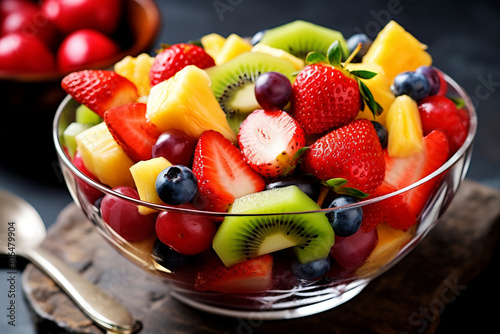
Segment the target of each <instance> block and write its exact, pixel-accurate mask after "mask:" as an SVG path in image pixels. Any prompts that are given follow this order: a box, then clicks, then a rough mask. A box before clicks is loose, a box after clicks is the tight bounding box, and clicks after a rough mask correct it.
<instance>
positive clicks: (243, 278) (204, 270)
mask: <svg viewBox="0 0 500 334" xmlns="http://www.w3.org/2000/svg"><path fill="white" fill-rule="evenodd" d="M210 255H212V254H210ZM272 269H273V257H272V255H270V254H265V255H262V256H259V257H256V258H253V259H250V260H247V261H244V262H240V263H238V264H235V265H233V266H231V267H226V266H225V265H224V264H223V263H222V261H221V260H220V259H219V257H218V256H208V258H206V261H205V262H204V265H203V267H201V268H200V269H199V270H198V273H197V275H196V279H195V283H194V288H195V289H196V290H199V291H216V292H225V293H249V292H259V291H265V290H267V289H269V288H270V287H271V284H272V277H271V274H272Z"/></svg>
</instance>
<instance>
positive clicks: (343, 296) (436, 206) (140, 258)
mask: <svg viewBox="0 0 500 334" xmlns="http://www.w3.org/2000/svg"><path fill="white" fill-rule="evenodd" d="M444 76H445V79H446V81H447V82H448V86H449V87H448V96H453V97H456V98H461V99H463V101H464V104H465V107H464V108H465V109H466V110H467V112H468V113H469V115H470V127H469V133H468V136H467V138H466V140H465V142H464V144H463V145H462V147H460V149H459V150H458V151H457V152H456V153H455V154H454V155H453V156H452V157H451V158H449V159H448V161H447V162H446V163H445V164H444V165H442V166H441V167H440V168H439V169H438V170H436V171H435V172H433V173H432V174H430V175H428V176H427V177H425V178H423V179H421V180H420V181H418V182H416V183H414V184H412V185H410V186H408V187H406V188H404V189H400V190H398V191H396V192H393V193H389V194H387V195H384V196H380V197H376V198H371V199H368V200H364V201H361V202H360V203H357V204H355V205H353V204H351V205H349V207H354V206H360V207H365V208H366V207H367V206H371V205H377V204H379V202H381V201H388V200H390V199H391V198H393V197H394V196H397V195H400V194H404V193H406V192H410V191H412V190H414V189H415V188H416V187H419V186H422V187H425V184H428V183H430V182H433V183H435V186H434V187H433V189H434V190H433V191H432V192H430V193H429V198H428V201H427V202H426V204H425V206H424V208H423V210H422V212H421V213H420V215H419V216H418V221H417V223H416V224H415V225H413V227H411V228H410V229H409V230H407V231H404V232H403V231H400V230H398V231H397V233H393V232H394V231H396V230H392V232H391V231H390V233H385V234H384V235H385V239H386V240H387V238H389V240H391V241H393V242H390V243H388V244H389V245H390V246H389V247H385V248H384V250H382V251H377V252H376V250H377V248H375V250H374V251H372V252H371V255H370V256H369V257H368V259H367V260H366V261H365V262H364V263H363V264H362V265H361V266H359V267H357V268H354V269H344V268H342V267H341V266H339V265H338V264H337V263H336V262H335V261H334V260H332V262H331V267H330V270H329V272H328V274H327V275H326V276H323V277H321V278H320V279H317V280H311V281H305V280H299V279H297V278H296V276H295V275H294V274H292V270H291V263H290V262H291V260H290V259H291V258H293V255H292V254H290V253H289V252H288V250H283V251H279V252H276V253H273V258H274V262H273V267H272V275H271V276H270V281H269V282H271V283H270V285H269V287H268V288H267V289H266V290H264V291H257V292H245V293H241V292H233V293H231V292H224V293H223V292H211V291H200V290H199V289H195V284H194V281H195V276H196V272H197V270H198V269H199V268H202V267H203V266H204V265H206V264H204V261H206V260H207V258H210V256H214V255H213V254H211V252H212V253H213V251H212V250H210V251H208V253H207V254H206V256H207V257H204V256H198V257H193V259H190V260H189V261H186V263H185V264H184V265H183V266H181V267H179V269H176V270H174V271H172V270H170V269H169V268H167V267H168V265H164V263H162V262H161V261H159V260H158V259H157V257H156V256H153V245H154V243H155V239H156V236H154V235H153V236H151V237H150V238H148V239H146V240H143V241H140V242H128V241H126V240H124V239H123V238H122V237H121V236H120V235H118V234H117V233H116V232H115V231H113V229H112V228H110V227H109V225H108V224H106V223H105V222H104V220H103V219H102V216H101V213H100V207H99V205H100V204H99V203H100V200H96V198H98V197H100V196H102V195H104V194H107V195H110V196H115V197H118V198H121V199H124V200H126V201H129V202H131V203H133V204H136V205H142V206H146V207H149V208H151V209H155V210H158V211H164V210H166V211H176V212H179V213H181V214H182V215H190V216H193V217H194V216H196V215H199V216H204V217H211V218H213V219H214V220H219V221H220V220H222V219H223V218H224V217H226V216H230V215H236V214H228V213H216V212H209V211H199V210H188V209H182V208H176V207H173V206H166V205H158V204H152V203H147V202H143V201H140V200H137V199H133V198H130V197H127V196H124V195H122V194H120V193H118V192H115V191H112V190H111V189H109V188H108V187H106V186H103V185H101V184H99V183H97V182H94V181H93V180H91V179H90V178H88V177H87V176H85V175H84V174H83V173H82V172H80V171H79V170H78V169H77V168H76V167H75V166H74V165H73V164H72V162H71V160H70V159H69V158H68V157H67V156H66V154H65V151H64V148H63V146H62V144H61V140H60V138H61V135H62V131H63V130H64V128H65V127H66V126H67V125H68V124H69V122H71V121H73V120H74V117H75V109H76V108H77V106H78V103H77V102H76V101H75V100H73V99H72V98H71V97H70V96H67V97H66V98H65V99H64V100H63V101H62V103H61V105H60V106H59V108H58V110H57V113H56V115H55V119H54V124H53V139H54V141H55V147H56V151H57V154H58V159H59V163H60V166H61V169H62V173H63V175H64V178H65V181H66V184H67V187H68V189H69V191H70V193H71V195H72V197H73V199H74V201H75V202H76V204H77V205H78V206H79V207H80V208H81V209H82V210H83V212H84V213H85V215H86V216H87V217H88V218H89V219H90V221H92V222H93V223H94V225H95V227H96V228H97V230H98V231H99V232H100V233H101V234H102V235H103V236H104V238H105V239H106V240H107V241H108V242H109V243H110V244H111V245H112V246H113V247H114V248H115V249H116V250H118V252H119V253H120V254H122V255H123V256H125V257H127V258H128V259H129V260H130V261H132V262H133V263H135V264H136V265H138V266H139V267H141V268H142V269H144V270H145V271H147V272H149V273H151V274H152V275H156V276H158V277H159V278H160V279H162V280H163V281H164V282H165V283H166V284H165V289H169V291H170V293H171V295H172V296H173V297H175V298H176V299H178V300H180V301H181V302H183V303H185V304H187V305H190V306H192V307H194V308H197V309H200V310H203V311H206V312H209V313H214V314H218V315H224V316H232V317H239V318H247V319H287V318H297V317H302V316H307V315H312V314H315V313H318V312H322V311H325V310H328V309H331V308H333V307H336V306H338V305H340V304H342V303H344V302H346V301H347V300H349V299H351V298H353V297H354V296H356V295H357V294H358V293H360V292H361V291H362V290H363V288H364V287H365V286H367V284H368V283H369V282H370V281H372V280H373V279H375V278H376V277H377V276H379V275H381V274H383V273H384V272H386V271H387V270H389V269H390V268H391V267H393V266H394V265H395V264H396V263H397V262H398V261H400V260H401V259H403V258H404V257H405V256H406V255H407V254H408V253H409V252H410V251H411V250H412V249H413V248H415V246H416V245H417V244H418V243H419V242H420V241H421V240H422V239H423V238H424V237H425V236H426V235H427V233H429V231H430V230H431V229H432V228H433V227H434V226H435V225H436V224H437V223H438V221H439V218H440V217H441V216H442V215H443V213H444V212H445V211H446V209H447V208H448V206H449V204H450V202H451V201H452V199H453V197H454V196H455V194H456V192H457V189H458V188H459V186H460V184H461V182H462V180H463V179H464V177H465V175H466V172H467V170H468V167H469V163H470V159H471V155H472V147H473V140H474V136H475V133H476V129H477V115H476V111H475V109H474V106H473V105H472V103H471V100H470V98H469V96H468V95H467V93H466V92H465V91H464V90H463V89H462V88H461V87H460V86H459V85H458V84H457V83H456V82H455V81H453V80H452V79H451V78H450V77H448V76H446V75H444ZM96 192H97V195H96V194H95V193H96ZM346 207H347V206H344V207H338V208H334V209H321V210H317V211H310V212H290V213H288V214H290V215H298V214H305V215H314V214H318V212H320V213H321V214H324V213H327V212H329V211H332V210H341V209H343V208H344V209H345V208H346ZM280 214H283V213H280ZM382 232H383V231H382ZM382 232H381V231H380V230H379V229H378V228H377V233H378V235H379V242H380V236H381V233H382ZM391 233H392V234H391ZM153 234H154V233H153ZM388 236H389V237H388ZM215 256H216V255H215Z"/></svg>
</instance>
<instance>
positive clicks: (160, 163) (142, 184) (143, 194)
mask: <svg viewBox="0 0 500 334" xmlns="http://www.w3.org/2000/svg"><path fill="white" fill-rule="evenodd" d="M171 165H172V164H171V163H170V162H169V161H168V160H167V159H165V158H163V157H158V158H152V159H149V160H144V161H139V162H137V163H136V164H135V165H133V166H132V167H130V173H131V174H132V177H133V178H134V181H135V186H136V188H137V192H138V193H139V198H140V199H141V200H143V201H145V202H150V203H156V204H165V203H164V202H163V201H162V200H161V199H160V197H159V196H158V194H157V193H156V178H157V177H158V174H160V173H161V171H162V170H164V169H165V168H167V167H170V166H171ZM154 212H156V210H154V209H151V208H148V207H145V206H142V205H140V206H139V213H140V214H141V215H148V214H150V213H154Z"/></svg>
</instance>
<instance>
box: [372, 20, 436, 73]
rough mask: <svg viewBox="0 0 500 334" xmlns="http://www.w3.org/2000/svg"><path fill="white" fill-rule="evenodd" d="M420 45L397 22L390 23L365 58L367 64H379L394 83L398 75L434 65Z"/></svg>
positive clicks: (424, 47)
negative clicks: (423, 66)
mask: <svg viewBox="0 0 500 334" xmlns="http://www.w3.org/2000/svg"><path fill="white" fill-rule="evenodd" d="M426 48H427V46H426V45H424V44H422V43H420V42H419V41H418V40H417V39H416V38H415V37H414V36H413V35H411V34H410V33H408V32H407V31H406V30H404V28H403V27H401V26H400V25H399V24H397V23H396V22H395V21H390V22H389V23H387V25H386V26H385V27H384V28H383V29H382V30H381V31H380V32H379V33H378V35H377V37H376V38H375V40H374V41H373V43H372V45H371V47H370V49H369V50H368V52H367V53H366V55H365V56H364V57H363V60H362V62H363V63H365V64H378V65H380V66H382V68H383V69H384V72H385V74H386V76H387V78H388V79H389V81H390V82H391V83H392V81H394V78H395V77H396V75H398V74H399V73H401V72H405V71H414V70H416V69H417V68H418V67H419V66H422V65H426V66H429V65H431V64H432V58H431V55H430V54H429V53H427V52H426V51H425V50H426Z"/></svg>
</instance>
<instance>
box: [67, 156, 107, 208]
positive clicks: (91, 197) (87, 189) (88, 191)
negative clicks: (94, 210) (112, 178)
mask: <svg viewBox="0 0 500 334" xmlns="http://www.w3.org/2000/svg"><path fill="white" fill-rule="evenodd" d="M73 165H75V167H76V168H78V170H79V171H80V172H82V173H83V174H85V175H86V176H88V177H89V178H91V179H92V180H94V181H96V182H99V180H98V179H97V177H96V176H95V175H94V174H92V173H91V172H90V171H89V170H88V169H87V167H85V165H84V164H83V160H82V156H81V155H80V152H79V151H76V153H75V156H74V158H73ZM76 182H77V184H78V186H79V187H80V190H81V191H82V193H83V194H84V195H85V197H86V198H87V200H88V201H89V202H90V203H94V202H95V201H97V199H99V198H101V197H102V196H103V193H102V192H101V191H100V190H97V189H96V188H94V187H92V186H91V185H90V184H88V183H87V182H85V181H83V180H81V179H80V178H78V177H77V178H76Z"/></svg>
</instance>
